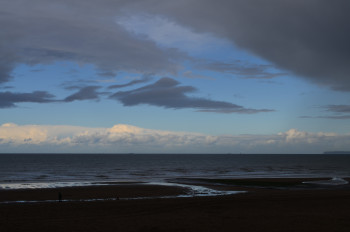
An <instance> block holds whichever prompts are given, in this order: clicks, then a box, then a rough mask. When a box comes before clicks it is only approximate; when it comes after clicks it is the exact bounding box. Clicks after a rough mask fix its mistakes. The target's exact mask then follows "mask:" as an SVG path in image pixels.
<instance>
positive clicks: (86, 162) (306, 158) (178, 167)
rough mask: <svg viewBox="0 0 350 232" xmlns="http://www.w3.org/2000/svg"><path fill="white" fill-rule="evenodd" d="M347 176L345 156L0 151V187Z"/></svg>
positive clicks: (349, 174) (348, 163)
mask: <svg viewBox="0 0 350 232" xmlns="http://www.w3.org/2000/svg"><path fill="white" fill-rule="evenodd" d="M193 177H200V178H250V177H254V178H260V177H329V178H344V177H350V155H339V154H336V155H335V154H327V155H261V154H259V155H249V154H244V155H233V154H232V155H231V154H227V155H224V154H211V155H208V154H0V189H13V188H46V187H60V186H78V185H91V184H110V183H115V182H134V181H136V182H156V183H164V182H166V181H167V180H168V179H174V178H193Z"/></svg>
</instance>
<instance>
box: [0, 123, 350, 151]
mask: <svg viewBox="0 0 350 232" xmlns="http://www.w3.org/2000/svg"><path fill="white" fill-rule="evenodd" d="M23 147H26V148H28V149H30V150H29V151H31V152H36V151H40V152H53V151H54V152H115V153H120V152H137V153H151V152H157V153H174V152H181V153H319V152H323V151H329V150H350V134H347V135H339V134H335V133H323V132H320V133H310V132H305V131H298V130H296V129H290V130H288V131H286V132H283V133H278V134H274V135H219V136H211V135H204V134H199V133H190V132H172V131H162V130H151V129H144V128H139V127H135V126H131V125H123V124H118V125H115V126H113V127H111V128H88V127H77V126H52V125H23V126H20V125H16V124H12V123H6V124H3V125H1V126H0V148H1V150H2V151H3V152H19V151H21V152H23ZM52 148H54V149H52Z"/></svg>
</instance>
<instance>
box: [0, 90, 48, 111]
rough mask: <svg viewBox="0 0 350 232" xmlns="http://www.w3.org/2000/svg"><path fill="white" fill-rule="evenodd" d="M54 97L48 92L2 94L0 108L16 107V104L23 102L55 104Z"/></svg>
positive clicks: (0, 95) (0, 93)
mask: <svg viewBox="0 0 350 232" xmlns="http://www.w3.org/2000/svg"><path fill="white" fill-rule="evenodd" d="M54 97H55V96H54V95H52V94H50V93H48V92H46V91H34V92H32V93H12V92H0V108H10V107H16V103H21V102H34V103H48V102H54V101H55V100H53V98H54Z"/></svg>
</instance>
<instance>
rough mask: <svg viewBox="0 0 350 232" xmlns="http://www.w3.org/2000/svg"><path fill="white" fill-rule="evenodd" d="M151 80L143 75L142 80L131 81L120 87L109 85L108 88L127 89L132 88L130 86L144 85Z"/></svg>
mask: <svg viewBox="0 0 350 232" xmlns="http://www.w3.org/2000/svg"><path fill="white" fill-rule="evenodd" d="M150 80H151V77H150V76H148V75H145V76H144V77H143V78H141V79H139V80H133V81H130V82H128V83H126V84H122V85H111V86H109V87H108V88H109V89H119V88H124V87H128V86H132V85H136V84H140V83H145V82H148V81H150Z"/></svg>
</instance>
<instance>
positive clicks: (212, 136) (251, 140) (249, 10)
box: [0, 0, 350, 153]
mask: <svg viewBox="0 0 350 232" xmlns="http://www.w3.org/2000/svg"><path fill="white" fill-rule="evenodd" d="M349 10H350V2H349V1H348V0H334V1H328V0H308V1H304V0H293V1H290V0H265V1H260V0H177V1H171V0H114V1H112V0H98V1H97V0H60V1H58V0H57V1H56V0H51V1H46V0H30V1H28V0H3V1H1V2H0V28H1V31H0V115H1V116H0V152H11V153H16V152H30V153H33V152H53V153H61V152H63V153H64V152H69V153H75V152H97V153H322V152H325V151H349V150H350V101H349V100H350V43H349V41H350V30H349V22H350V15H349V14H348V12H349Z"/></svg>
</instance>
